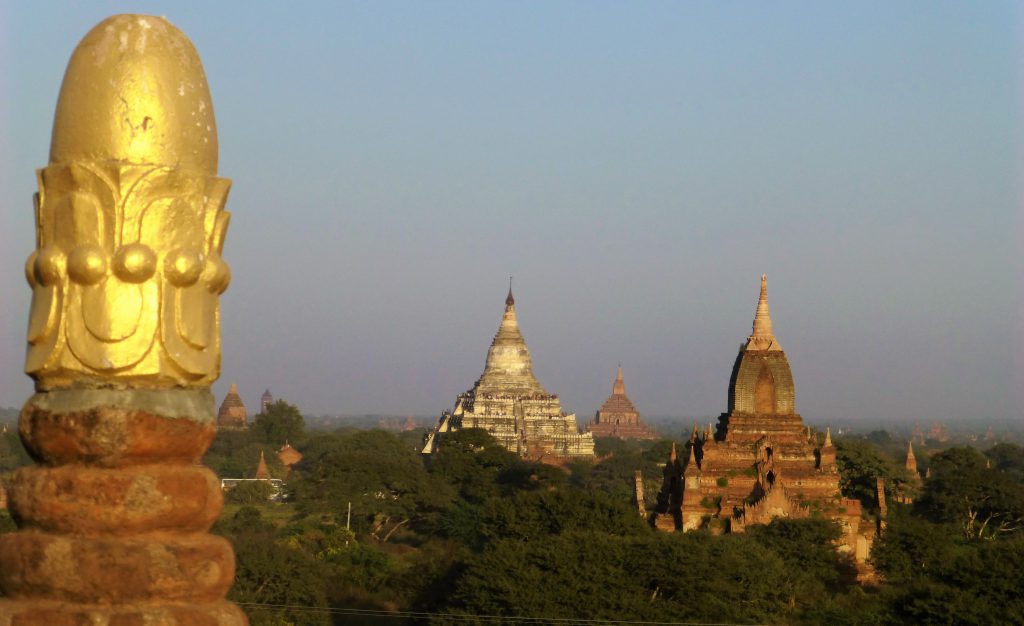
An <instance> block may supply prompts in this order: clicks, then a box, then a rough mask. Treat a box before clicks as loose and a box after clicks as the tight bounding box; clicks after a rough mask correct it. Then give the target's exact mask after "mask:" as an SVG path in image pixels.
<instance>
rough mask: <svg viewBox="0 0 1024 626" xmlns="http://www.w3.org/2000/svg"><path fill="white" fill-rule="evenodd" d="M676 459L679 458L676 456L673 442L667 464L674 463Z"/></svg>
mask: <svg viewBox="0 0 1024 626" xmlns="http://www.w3.org/2000/svg"><path fill="white" fill-rule="evenodd" d="M678 458H679V457H678V455H677V454H676V442H674V441H673V442H672V452H670V453H669V455H668V462H669V463H675V462H676V459H678Z"/></svg>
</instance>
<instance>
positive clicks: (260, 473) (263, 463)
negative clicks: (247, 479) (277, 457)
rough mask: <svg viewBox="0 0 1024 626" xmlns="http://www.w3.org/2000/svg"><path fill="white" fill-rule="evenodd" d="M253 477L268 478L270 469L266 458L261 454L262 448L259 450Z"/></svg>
mask: <svg viewBox="0 0 1024 626" xmlns="http://www.w3.org/2000/svg"><path fill="white" fill-rule="evenodd" d="M254 478H256V479H257V480H270V470H269V469H268V468H267V459H266V457H265V456H263V450H260V462H259V463H258V464H257V465H256V475H255V476H254Z"/></svg>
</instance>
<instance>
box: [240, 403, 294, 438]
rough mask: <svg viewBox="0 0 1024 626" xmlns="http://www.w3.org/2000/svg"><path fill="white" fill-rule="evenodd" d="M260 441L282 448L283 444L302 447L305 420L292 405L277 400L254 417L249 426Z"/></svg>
mask: <svg viewBox="0 0 1024 626" xmlns="http://www.w3.org/2000/svg"><path fill="white" fill-rule="evenodd" d="M251 430H252V432H253V433H254V434H255V435H256V436H257V437H258V438H259V440H260V441H265V442H267V443H270V444H273V445H275V446H278V447H280V446H282V445H284V444H285V443H291V444H293V445H302V444H303V443H305V441H306V420H305V419H303V417H302V413H300V412H299V409H298V407H296V406H295V405H294V404H288V403H287V402H285V401H284V400H277V401H276V402H274V403H273V404H271V405H270V406H268V407H267V409H266V410H265V411H263V412H262V413H259V414H258V415H256V417H255V418H254V419H253V423H252V426H251Z"/></svg>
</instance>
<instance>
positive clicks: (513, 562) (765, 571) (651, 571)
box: [449, 531, 788, 623]
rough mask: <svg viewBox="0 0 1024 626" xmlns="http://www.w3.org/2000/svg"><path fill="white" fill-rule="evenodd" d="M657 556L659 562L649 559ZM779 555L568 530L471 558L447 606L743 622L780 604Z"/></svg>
mask: <svg viewBox="0 0 1024 626" xmlns="http://www.w3.org/2000/svg"><path fill="white" fill-rule="evenodd" d="M655 564H656V565H655ZM782 573H783V564H782V562H781V560H779V559H778V557H775V556H774V555H773V554H771V553H770V552H769V551H767V550H765V549H763V548H761V547H760V546H758V545H757V544H755V543H754V542H752V541H745V540H743V539H738V538H735V537H728V538H714V539H712V538H710V537H707V536H703V535H693V534H690V535H668V534H657V533H647V534H644V535H640V536H628V537H623V536H614V535H608V534H606V533H602V532H594V531H590V532H576V531H574V532H569V533H566V534H562V535H556V536H554V537H550V538H548V539H545V540H543V541H531V542H527V543H525V544H524V543H521V542H519V541H514V540H507V541H499V542H497V543H495V544H494V545H493V546H492V547H491V548H490V549H488V550H487V551H485V552H483V553H481V554H480V555H478V556H475V557H472V558H471V559H470V560H469V562H468V564H467V567H466V570H465V571H464V573H463V574H462V575H461V576H460V577H459V578H458V580H457V581H456V583H455V591H454V593H453V594H452V600H451V604H450V606H449V610H452V611H456V612H464V613H470V614H473V613H476V614H487V615H520V616H531V617H535V616H542V617H544V618H548V619H565V620H574V619H576V620H583V619H590V620H605V619H607V620H615V619H630V620H647V621H656V620H657V621H672V622H678V621H708V622H714V623H723V622H725V623H734V622H736V623H739V622H742V623H749V622H764V621H769V620H773V619H777V618H778V616H780V615H785V614H786V612H787V600H788V597H787V593H786V591H785V590H784V589H782V588H781V585H779V584H777V583H776V580H777V577H779V576H781V575H782Z"/></svg>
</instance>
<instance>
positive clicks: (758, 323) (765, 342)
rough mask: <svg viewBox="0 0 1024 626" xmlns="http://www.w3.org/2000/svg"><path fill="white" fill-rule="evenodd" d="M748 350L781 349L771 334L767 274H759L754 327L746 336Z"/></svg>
mask: <svg viewBox="0 0 1024 626" xmlns="http://www.w3.org/2000/svg"><path fill="white" fill-rule="evenodd" d="M747 349H748V350H782V347H781V346H780V345H779V342H778V341H776V340H775V335H773V334H772V315H771V312H770V311H769V310H768V275H767V274H761V295H760V297H759V298H758V299H757V312H756V313H755V314H754V328H753V332H751V333H750V336H749V337H747Z"/></svg>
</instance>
